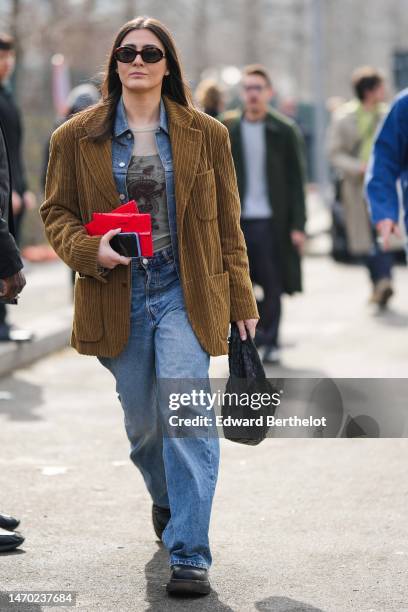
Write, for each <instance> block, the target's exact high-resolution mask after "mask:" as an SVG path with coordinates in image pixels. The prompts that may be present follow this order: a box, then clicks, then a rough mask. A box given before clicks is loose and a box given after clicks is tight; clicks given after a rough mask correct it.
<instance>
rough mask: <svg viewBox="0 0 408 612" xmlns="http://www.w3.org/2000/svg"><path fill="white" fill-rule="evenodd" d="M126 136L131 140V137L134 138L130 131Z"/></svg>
mask: <svg viewBox="0 0 408 612" xmlns="http://www.w3.org/2000/svg"><path fill="white" fill-rule="evenodd" d="M126 138H127V139H128V140H130V139H131V138H132V134H131V133H130V132H129V134H128V135H127V136H126Z"/></svg>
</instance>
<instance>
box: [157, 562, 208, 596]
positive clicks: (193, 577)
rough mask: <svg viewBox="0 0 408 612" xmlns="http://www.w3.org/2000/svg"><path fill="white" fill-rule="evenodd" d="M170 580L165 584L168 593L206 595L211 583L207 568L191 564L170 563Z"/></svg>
mask: <svg viewBox="0 0 408 612" xmlns="http://www.w3.org/2000/svg"><path fill="white" fill-rule="evenodd" d="M171 570H172V572H171V576H170V580H169V582H168V583H167V585H166V589H167V592H168V593H169V595H181V596H191V595H192V596H195V595H208V593H210V592H211V585H210V581H209V579H208V570H206V569H204V568H203V567H194V566H192V565H172V566H171Z"/></svg>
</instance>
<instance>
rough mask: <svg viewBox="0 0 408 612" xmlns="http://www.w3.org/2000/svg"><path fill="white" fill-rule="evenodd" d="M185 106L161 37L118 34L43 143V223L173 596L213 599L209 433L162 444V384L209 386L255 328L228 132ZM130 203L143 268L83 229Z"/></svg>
mask: <svg viewBox="0 0 408 612" xmlns="http://www.w3.org/2000/svg"><path fill="white" fill-rule="evenodd" d="M191 100H192V98H191V92H190V90H189V88H188V85H187V84H186V82H185V80H184V77H183V71H182V67H181V64H180V59H179V56H178V54H177V51H176V48H175V44H174V41H173V39H172V36H171V34H170V32H169V31H168V30H167V28H166V27H165V26H164V25H163V24H162V23H161V22H160V21H158V20H156V19H153V18H145V17H138V18H136V19H134V20H132V21H130V22H128V23H126V24H125V25H124V26H123V27H122V28H121V29H120V31H119V33H118V34H117V36H116V39H115V41H114V44H113V47H112V50H111V53H110V55H109V58H108V63H107V68H106V73H105V78H104V81H103V85H102V100H101V102H100V103H98V104H97V105H95V106H93V107H91V108H90V109H87V110H85V111H84V112H82V113H79V114H77V115H75V116H74V117H73V118H72V119H70V120H69V121H67V122H66V123H64V124H63V125H62V126H60V127H59V128H58V129H57V130H56V131H55V132H54V134H53V136H52V139H51V146H50V162H49V167H48V173H47V182H46V192H45V201H44V203H43V205H42V207H41V211H40V212H41V216H42V219H43V221H44V224H45V230H46V234H47V236H48V239H49V241H50V243H51V245H52V246H53V247H54V248H55V250H56V252H57V253H58V255H59V256H60V257H61V259H62V260H63V261H65V263H67V264H68V265H69V266H70V267H71V268H73V269H74V270H76V272H77V277H76V283H75V314H74V322H73V330H72V338H71V344H72V346H74V347H75V348H76V350H77V351H78V352H79V353H82V354H87V355H96V356H97V357H98V359H99V361H100V362H101V363H102V364H103V365H104V366H105V367H106V368H108V369H109V370H110V372H111V373H112V374H113V376H114V378H115V380H116V390H117V393H118V396H119V399H120V402H121V405H122V408H123V411H124V420H125V427H126V432H127V435H128V438H129V441H130V449H131V450H130V457H131V459H132V461H133V462H134V464H135V465H136V466H137V467H138V468H139V470H140V472H141V474H142V475H143V478H144V481H145V483H146V487H147V489H148V491H149V493H150V495H151V498H152V502H153V508H152V517H153V526H154V529H155V532H156V534H157V536H158V537H159V538H161V539H162V541H163V543H164V545H165V547H166V548H167V550H168V552H169V557H170V558H169V562H170V566H171V576H170V580H169V582H168V584H167V590H168V592H169V593H172V594H186V593H187V594H188V593H195V594H207V593H209V592H210V583H209V579H208V568H209V567H210V565H211V562H212V556H211V552H210V547H209V538H208V530H209V523H210V514H211V506H212V501H213V495H214V490H215V485H216V481H217V474H218V464H219V441H218V437H217V436H214V435H213V433H212V432H210V430H211V427H208V428H207V429H206V428H205V427H204V428H200V436H184V437H180V436H178V437H177V436H166V435H164V433H163V432H164V430H165V429H166V417H167V416H168V413H167V412H166V410H167V411H168V409H169V405H168V403H167V405H165V402H162V401H160V398H161V395H160V393H159V392H158V384H159V382H160V380H169V379H170V380H176V381H177V380H178V381H186V380H190V379H191V380H192V379H194V380H197V379H199V380H208V368H209V359H210V355H222V354H226V353H227V351H228V342H227V336H228V328H229V323H230V322H231V321H237V322H238V326H239V328H240V332H241V337H242V338H244V337H245V336H246V333H249V334H250V335H251V336H252V337H253V336H254V334H255V326H256V323H257V318H258V311H257V307H256V302H255V299H254V296H253V292H252V285H251V281H250V277H249V270H248V261H247V254H246V248H245V243H244V239H243V235H242V233H241V230H240V224H239V215H240V202H239V196H238V190H237V185H236V179H235V172H234V166H233V161H232V157H231V152H230V144H229V136H228V131H227V129H226V128H225V127H224V126H223V125H221V123H219V122H218V121H216V120H215V119H213V118H212V117H208V116H207V115H205V114H204V113H202V112H200V111H199V110H197V109H195V108H194V107H193V104H192V102H191ZM131 199H135V200H136V201H137V203H138V206H139V211H140V212H148V213H150V214H151V218H152V228H153V247H154V254H153V256H152V257H131V258H126V257H123V256H121V255H119V254H118V253H116V251H114V250H113V249H112V248H111V247H110V243H109V241H110V240H111V238H112V237H113V236H114V235H115V234H116V233H118V232H119V231H120V230H112V231H109V232H108V233H106V234H105V235H104V236H88V235H87V233H86V231H85V229H84V228H83V225H84V224H85V223H87V222H89V221H90V220H91V217H92V213H93V212H96V211H99V212H105V213H106V212H112V211H113V210H114V209H115V208H116V207H117V206H118V205H120V204H121V203H123V202H126V201H128V200H131ZM205 412H206V413H207V414H208V411H205ZM209 414H211V413H209ZM201 432H204V433H201ZM210 434H211V435H210Z"/></svg>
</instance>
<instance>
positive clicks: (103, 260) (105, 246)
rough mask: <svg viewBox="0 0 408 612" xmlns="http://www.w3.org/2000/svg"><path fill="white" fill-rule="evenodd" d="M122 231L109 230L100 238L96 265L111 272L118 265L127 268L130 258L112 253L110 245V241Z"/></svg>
mask: <svg viewBox="0 0 408 612" xmlns="http://www.w3.org/2000/svg"><path fill="white" fill-rule="evenodd" d="M121 231H122V230H121V229H120V228H117V229H113V230H109V232H106V234H104V235H103V236H102V238H101V241H100V243H99V250H98V264H99V265H100V266H102V268H109V270H113V268H116V266H118V265H119V264H122V265H123V266H128V265H129V264H130V261H131V258H130V257H123V255H119V253H117V252H116V251H114V250H113V249H112V247H111V245H110V240H111V239H112V238H113V236H116V234H120V232H121Z"/></svg>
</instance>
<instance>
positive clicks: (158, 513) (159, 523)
mask: <svg viewBox="0 0 408 612" xmlns="http://www.w3.org/2000/svg"><path fill="white" fill-rule="evenodd" d="M169 520H170V508H161V507H160V506H156V504H153V506H152V521H153V528H154V532H155V534H156V535H157V537H158V538H159V540H161V537H162V533H163V531H164V530H165V528H166V525H167V523H168V522H169Z"/></svg>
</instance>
